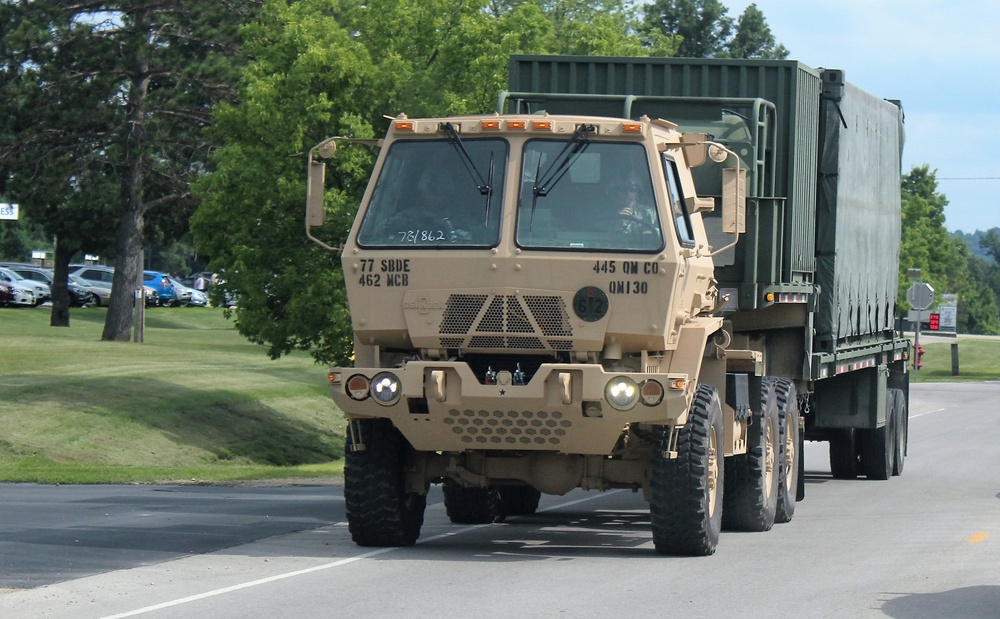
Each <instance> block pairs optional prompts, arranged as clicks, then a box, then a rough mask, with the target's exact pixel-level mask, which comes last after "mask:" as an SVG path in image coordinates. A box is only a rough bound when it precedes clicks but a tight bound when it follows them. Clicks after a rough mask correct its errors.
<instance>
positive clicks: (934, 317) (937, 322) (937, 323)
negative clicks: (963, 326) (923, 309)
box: [930, 314, 941, 331]
mask: <svg viewBox="0 0 1000 619" xmlns="http://www.w3.org/2000/svg"><path fill="white" fill-rule="evenodd" d="M930 323H931V324H930V328H931V331H938V330H940V329H941V314H931V320H930Z"/></svg>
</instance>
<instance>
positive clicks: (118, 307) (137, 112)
mask: <svg viewBox="0 0 1000 619" xmlns="http://www.w3.org/2000/svg"><path fill="white" fill-rule="evenodd" d="M132 18H133V19H132V27H133V28H134V32H133V34H134V36H132V37H131V39H130V40H129V41H128V42H127V44H126V45H124V46H123V54H124V56H125V58H124V62H125V71H126V74H127V75H128V76H129V89H128V93H127V94H126V97H127V99H126V104H125V105H126V113H127V124H126V133H125V136H124V147H125V152H124V162H125V166H124V174H123V175H122V184H121V198H122V216H121V217H122V218H121V222H120V223H119V224H118V246H117V254H116V256H115V276H114V280H113V281H112V283H111V299H110V300H109V303H108V315H107V318H105V321H104V333H103V334H102V335H101V339H102V340H115V341H120V342H127V341H129V339H130V336H131V332H132V327H133V321H132V312H133V309H134V307H135V303H143V295H142V294H141V293H142V290H143V289H142V217H143V213H144V210H145V208H144V205H143V202H142V198H143V191H142V180H143V176H142V151H143V149H144V148H145V146H146V124H145V116H146V95H147V93H148V87H149V54H150V51H149V43H148V40H147V39H146V36H147V35H148V32H147V31H148V24H147V20H146V13H145V11H144V10H142V9H138V10H136V11H135V12H134V13H133V14H132ZM136 292H138V293H139V294H135V293H136ZM140 320H141V316H140ZM139 328H141V325H140V327H139ZM136 341H137V342H141V341H142V338H141V337H138V338H136Z"/></svg>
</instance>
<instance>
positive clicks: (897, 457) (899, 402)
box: [892, 389, 910, 475]
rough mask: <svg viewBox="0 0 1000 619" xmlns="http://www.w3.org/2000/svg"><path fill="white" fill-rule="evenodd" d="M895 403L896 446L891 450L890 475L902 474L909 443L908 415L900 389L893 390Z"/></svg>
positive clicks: (904, 396)
mask: <svg viewBox="0 0 1000 619" xmlns="http://www.w3.org/2000/svg"><path fill="white" fill-rule="evenodd" d="M893 391H894V392H895V402H894V403H893V407H892V415H893V423H895V424H896V446H895V449H893V452H892V453H893V463H892V474H893V475H902V474H903V463H904V462H905V460H906V445H907V442H908V441H909V430H910V415H909V407H908V406H907V402H906V394H905V393H904V392H903V390H902V389H893Z"/></svg>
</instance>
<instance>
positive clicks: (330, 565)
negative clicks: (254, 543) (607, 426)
mask: <svg viewBox="0 0 1000 619" xmlns="http://www.w3.org/2000/svg"><path fill="white" fill-rule="evenodd" d="M617 492H621V490H609V491H607V492H602V493H599V494H596V495H592V496H587V497H584V498H582V499H577V500H575V501H569V502H568V503H560V504H558V505H552V506H549V507H546V508H544V509H540V510H538V512H539V513H541V512H549V511H553V510H556V509H561V508H563V507H570V506H572V505H577V504H579V503H586V502H587V501H593V500H594V499H597V498H600V497H605V496H607V495H609V494H615V493H617ZM488 526H490V525H488V524H479V525H474V526H469V527H462V528H461V529H458V530H455V531H450V532H448V533H441V534H439V535H434V536H431V537H428V538H425V539H421V540H418V541H417V544H423V543H426V542H433V541H435V540H439V539H444V538H446V537H453V536H455V535H461V534H462V533H466V532H468V531H474V530H476V529H482V528H483V527H488ZM394 550H401V548H400V547H391V548H379V549H378V550H372V551H371V552H366V553H363V554H360V555H355V556H353V557H348V558H346V559H341V560H339V561H333V562H331V563H324V564H323V565H315V566H313V567H307V568H304V569H301V570H295V571H294V572H286V573H284V574H275V575H274V576H268V577H267V578H260V579H258V580H251V581H250V582H245V583H241V584H238V585H232V586H229V587H223V588H221V589H215V590H213V591H206V592H204V593H199V594H197V595H190V596H188V597H184V598H179V599H176V600H170V601H168V602H161V603H160V604H154V605H153V606H145V607H143V608H137V609H135V610H130V611H126V612H124V613H118V614H116V615H107V616H105V617H103V618H102V619H123V618H124V617H135V616H136V615H143V614H145V613H151V612H153V611H157V610H163V609H164V608H171V607H173V606H180V605H181V604H187V603H189V602H197V601H199V600H204V599H207V598H210V597H215V596H218V595H224V594H226V593H232V592H233V591H239V590H241V589H249V588H250V587H258V586H260V585H266V584H268V583H272V582H275V581H278V580H285V579H286V578H294V577H296V576H303V575H305V574H311V573H313V572H320V571H323V570H329V569H332V568H335V567H340V566H342V565H347V564H348V563H354V562H355V561H361V560H363V559H370V558H371V557H376V556H378V555H381V554H385V553H387V552H392V551H394Z"/></svg>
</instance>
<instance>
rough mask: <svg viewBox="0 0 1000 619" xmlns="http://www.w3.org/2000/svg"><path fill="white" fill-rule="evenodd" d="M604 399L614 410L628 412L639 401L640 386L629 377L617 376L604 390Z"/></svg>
mask: <svg viewBox="0 0 1000 619" xmlns="http://www.w3.org/2000/svg"><path fill="white" fill-rule="evenodd" d="M604 399H605V400H607V401H608V404H610V405H611V406H613V407H614V408H617V409H618V410H620V411H627V410H629V409H630V408H632V407H633V406H635V403H636V402H638V401H639V385H636V384H635V381H634V380H632V379H631V378H629V377H627V376H616V377H614V378H612V379H611V380H610V381H609V382H608V385H607V386H606V387H605V388H604Z"/></svg>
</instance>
